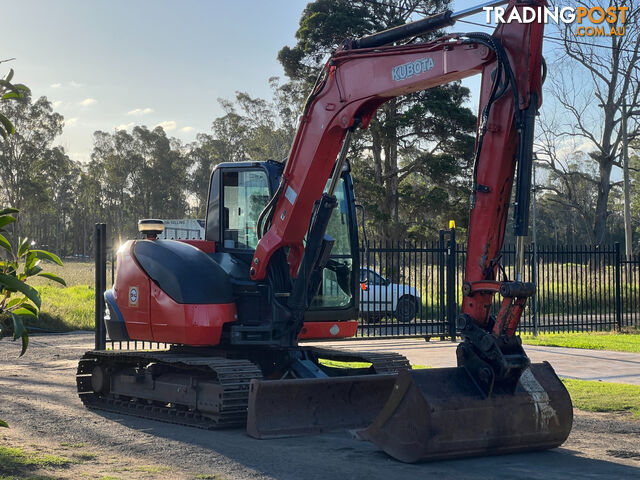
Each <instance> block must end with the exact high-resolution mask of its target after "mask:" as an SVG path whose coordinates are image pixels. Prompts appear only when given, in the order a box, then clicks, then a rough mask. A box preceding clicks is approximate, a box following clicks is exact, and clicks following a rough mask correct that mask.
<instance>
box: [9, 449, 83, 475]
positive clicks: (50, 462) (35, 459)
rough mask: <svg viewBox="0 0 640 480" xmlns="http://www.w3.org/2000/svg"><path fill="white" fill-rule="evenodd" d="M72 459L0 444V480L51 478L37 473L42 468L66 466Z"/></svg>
mask: <svg viewBox="0 0 640 480" xmlns="http://www.w3.org/2000/svg"><path fill="white" fill-rule="evenodd" d="M71 463H73V461H72V460H70V459H68V458H64V457H59V456H56V455H41V454H39V453H35V452H27V451H25V450H23V449H22V448H10V447H3V446H0V472H1V473H0V480H5V479H6V480H10V479H11V480H13V479H18V478H22V479H34V480H36V479H38V480H39V479H52V478H55V477H52V476H50V475H48V474H46V473H45V475H41V474H39V473H40V472H42V469H44V470H45V471H46V470H49V471H50V470H55V469H60V468H66V467H68V466H69V465H70V464H71Z"/></svg>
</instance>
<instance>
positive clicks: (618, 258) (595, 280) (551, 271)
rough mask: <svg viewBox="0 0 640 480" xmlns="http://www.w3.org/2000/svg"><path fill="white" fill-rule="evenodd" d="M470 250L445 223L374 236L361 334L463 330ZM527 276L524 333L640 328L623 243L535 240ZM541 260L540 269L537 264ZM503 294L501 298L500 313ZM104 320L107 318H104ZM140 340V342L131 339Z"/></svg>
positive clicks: (101, 286)
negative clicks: (430, 235) (386, 237)
mask: <svg viewBox="0 0 640 480" xmlns="http://www.w3.org/2000/svg"><path fill="white" fill-rule="evenodd" d="M465 262H466V249H465V247H464V246H463V245H460V244H458V243H457V242H456V238H455V230H446V231H445V230H443V231H442V232H441V233H440V239H439V241H438V242H433V243H427V242H413V243H409V242H384V243H381V242H369V243H367V245H363V246H362V248H361V258H360V265H361V267H360V272H359V273H357V274H359V275H360V288H359V296H360V317H359V319H358V321H359V328H358V331H357V334H356V335H357V336H358V337H364V338H368V337H398V336H416V337H429V336H439V337H442V338H445V337H446V338H452V339H454V338H455V337H456V327H455V324H456V318H457V316H458V314H459V313H460V307H461V305H462V284H463V278H464V269H465ZM514 262H515V248H514V247H513V246H505V248H503V250H502V256H501V264H502V266H503V267H504V274H506V275H507V276H508V277H512V276H513V275H512V274H513V265H514ZM110 263H111V269H110V271H109V272H108V268H107V264H108V262H107V246H106V226H104V225H103V224H99V225H96V283H95V285H96V291H97V292H103V291H104V290H105V289H106V287H107V285H108V284H109V283H107V275H108V273H109V274H110V275H109V276H110V278H109V280H111V282H110V283H112V282H113V277H114V272H115V265H114V262H113V259H112V258H111V259H110ZM525 265H526V267H527V273H528V278H527V280H528V281H533V282H534V283H536V286H537V289H536V295H535V297H533V298H531V299H530V300H529V302H528V303H527V306H526V308H525V310H524V313H523V316H522V320H521V322H520V327H519V330H520V332H523V333H538V332H540V333H545V332H555V333H559V332H583V331H605V330H618V331H620V330H623V329H625V328H640V257H638V256H636V257H633V258H632V259H625V258H624V257H623V255H622V252H621V249H620V244H618V243H616V244H614V245H610V246H604V247H601V248H598V247H590V246H585V245H582V246H580V245H577V246H564V247H559V248H555V247H549V246H538V247H537V248H534V247H533V245H530V246H529V247H528V248H527V249H526V251H525ZM534 265H537V269H535V268H533V267H534ZM499 301H500V298H498V296H497V295H496V298H495V299H494V302H495V305H494V311H495V312H497V309H498V304H499ZM104 310H105V305H104V299H103V298H102V295H100V296H97V298H96V325H97V328H96V348H98V349H104V348H105V346H106V332H105V329H104V323H103V322H102V321H101V319H102V318H103V315H104ZM98 319H100V321H98ZM131 343H132V344H133V342H131ZM136 343H140V344H141V345H137V344H136V345H129V344H128V342H127V344H126V345H115V344H113V343H112V344H111V347H112V348H119V347H120V348H154V347H156V348H157V347H160V346H161V345H155V344H151V343H149V342H144V343H146V344H147V345H144V344H143V342H136Z"/></svg>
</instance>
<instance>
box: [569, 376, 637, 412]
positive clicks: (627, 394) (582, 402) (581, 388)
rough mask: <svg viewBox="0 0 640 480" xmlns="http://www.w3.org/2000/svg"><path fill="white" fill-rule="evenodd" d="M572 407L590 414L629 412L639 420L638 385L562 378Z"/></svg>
mask: <svg viewBox="0 0 640 480" xmlns="http://www.w3.org/2000/svg"><path fill="white" fill-rule="evenodd" d="M562 383H564V385H565V387H567V390H569V394H570V395H571V400H572V401H573V406H574V407H575V408H578V409H580V410H587V411H590V412H631V413H633V417H634V418H637V419H640V385H628V384H626V383H609V382H594V381H588V380H572V379H569V378H563V379H562Z"/></svg>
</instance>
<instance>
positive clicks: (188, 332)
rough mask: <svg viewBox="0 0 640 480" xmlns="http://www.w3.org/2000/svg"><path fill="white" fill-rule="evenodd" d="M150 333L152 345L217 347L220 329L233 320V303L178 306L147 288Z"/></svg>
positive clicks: (234, 310)
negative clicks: (148, 290) (148, 291)
mask: <svg viewBox="0 0 640 480" xmlns="http://www.w3.org/2000/svg"><path fill="white" fill-rule="evenodd" d="M151 319H152V325H151V330H152V332H153V336H152V337H151V338H150V340H153V341H154V342H166V343H181V344H184V345H218V344H219V343H220V335H221V334H222V327H223V325H224V324H225V323H227V322H233V321H235V320H236V319H237V311H236V304H235V303H222V304H218V305H206V304H203V305H198V304H180V303H177V302H175V301H174V300H173V299H172V298H171V297H169V295H167V294H166V293H164V292H163V291H162V290H161V289H160V287H158V286H157V285H156V284H152V285H151Z"/></svg>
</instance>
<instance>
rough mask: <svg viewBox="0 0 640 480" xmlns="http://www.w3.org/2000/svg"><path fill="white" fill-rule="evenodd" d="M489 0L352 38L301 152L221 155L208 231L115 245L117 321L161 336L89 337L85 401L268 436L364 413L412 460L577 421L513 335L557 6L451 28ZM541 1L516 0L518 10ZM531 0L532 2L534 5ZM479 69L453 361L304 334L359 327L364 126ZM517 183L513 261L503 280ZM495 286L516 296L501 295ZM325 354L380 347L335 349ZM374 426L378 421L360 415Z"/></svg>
mask: <svg viewBox="0 0 640 480" xmlns="http://www.w3.org/2000/svg"><path fill="white" fill-rule="evenodd" d="M501 3H505V2H504V1H493V2H489V3H488V4H485V5H482V6H480V7H477V8H472V9H469V10H466V11H463V12H458V13H453V12H451V11H446V12H444V13H441V14H438V15H435V16H432V17H427V18H424V19H422V20H419V21H417V22H413V23H409V24H406V25H402V26H399V27H396V28H392V29H390V30H386V31H383V32H380V33H377V34H373V35H370V36H366V37H363V38H360V39H352V40H347V41H345V42H344V44H343V45H342V46H341V48H339V49H338V50H337V51H336V52H335V53H334V54H333V55H332V56H331V58H330V59H329V61H328V62H327V63H326V65H325V66H324V68H323V69H322V72H321V74H320V76H319V78H318V80H317V82H316V85H315V87H314V88H313V91H312V93H311V94H310V96H309V98H308V100H307V102H306V105H305V107H304V111H303V112H302V116H301V119H300V126H299V128H298V131H297V134H296V136H295V139H294V142H293V145H292V147H291V151H290V154H289V158H288V160H287V162H286V164H284V165H283V164H281V163H278V162H264V163H259V162H243V163H223V164H220V165H218V166H217V167H216V168H215V170H214V171H213V174H212V176H211V186H210V189H209V202H208V209H207V218H206V229H205V230H206V235H205V240H201V241H195V240H184V241H173V240H159V239H156V235H157V234H158V233H159V232H160V231H161V230H162V225H161V222H158V221H152V220H151V221H141V222H140V230H141V231H142V232H143V233H145V234H146V239H141V240H134V241H129V242H127V243H125V244H124V245H123V246H122V247H121V248H120V249H119V251H118V258H117V267H118V268H117V278H116V282H115V285H114V287H113V288H112V289H111V290H109V291H107V292H106V293H105V302H106V304H107V306H108V310H109V315H108V316H107V318H106V319H105V322H106V327H107V331H108V333H109V337H110V338H111V339H112V340H115V341H118V340H145V341H153V342H164V343H168V344H171V347H170V348H169V349H168V350H162V351H157V350H156V351H153V350H152V351H124V350H113V351H99V350H95V351H90V352H87V353H86V354H85V355H84V357H83V358H82V359H81V360H80V363H79V366H78V372H77V384H78V392H79V395H80V398H81V399H82V401H83V402H84V403H85V405H87V406H88V407H90V408H96V409H104V410H111V411H116V412H120V413H123V412H124V413H129V414H132V415H138V416H144V417H148V418H153V419H159V420H165V421H169V422H174V423H182V424H187V425H193V426H197V427H202V428H218V427H233V426H240V425H244V424H245V423H247V431H248V433H249V434H250V435H252V436H254V437H257V438H267V437H273V436H283V435H299V434H308V433H314V432H323V431H328V430H335V429H340V428H360V429H361V430H360V431H359V435H360V436H361V437H362V438H365V439H368V440H371V441H372V442H374V443H375V444H376V445H378V446H379V447H380V448H382V449H384V450H385V451H386V452H387V453H389V454H390V455H392V456H393V457H395V458H397V459H399V460H402V461H406V462H414V461H418V460H428V459H440V458H450V457H459V456H466V455H479V454H497V453H505V452H514V451H524V450H533V449H545V448H552V447H556V446H559V445H560V444H562V443H563V442H564V441H565V439H566V438H567V436H568V435H569V432H570V430H571V424H572V405H571V399H570V398H569V395H568V393H567V391H566V389H565V388H564V386H563V384H562V382H561V381H560V380H559V379H558V377H557V376H556V375H555V373H554V371H553V369H552V368H551V366H550V365H549V364H548V363H542V364H531V362H530V361H529V358H528V357H527V355H526V353H525V352H524V350H523V348H522V345H521V342H520V339H519V337H518V336H517V335H516V334H515V333H516V329H517V326H518V322H519V320H520V316H521V314H522V311H523V308H524V306H525V303H526V300H527V298H529V297H530V296H532V294H533V293H534V289H535V287H534V285H533V284H531V283H528V282H525V281H524V279H523V270H524V269H523V257H524V238H525V236H526V235H527V225H528V212H529V193H530V187H531V166H532V149H533V131H534V122H535V116H536V114H537V111H538V108H539V107H540V104H541V99H542V96H541V89H542V81H543V76H544V63H543V60H542V55H541V54H542V38H543V24H542V23H540V22H535V21H534V22H531V23H504V24H500V25H499V26H498V27H497V28H496V30H495V32H494V33H493V35H488V34H485V33H467V34H448V35H444V36H441V37H440V38H437V39H435V40H432V41H428V42H418V43H409V44H399V43H398V42H401V41H403V40H405V39H408V38H413V37H419V36H420V35H424V34H425V33H428V32H432V31H434V30H438V29H440V28H443V27H445V26H449V25H453V24H454V23H455V21H456V20H457V19H458V18H461V17H463V16H466V15H469V14H471V13H476V12H478V11H481V10H482V7H483V6H487V5H496V4H501ZM544 6H545V2H544V0H510V1H509V4H508V6H507V13H506V14H505V18H508V17H509V13H510V11H511V9H523V8H525V7H526V8H533V9H537V10H538V11H539V13H541V12H540V11H541V10H542V8H544ZM520 16H521V17H522V11H521V12H520ZM477 73H480V74H482V85H481V93H480V114H479V119H478V132H477V142H476V151H475V167H474V172H473V193H472V197H471V218H470V223H469V240H468V250H467V251H468V254H467V263H466V270H465V279H464V285H463V295H464V300H463V304H462V314H461V316H460V318H459V323H458V328H459V330H460V333H461V337H462V339H463V341H462V342H461V343H460V344H459V346H458V349H457V361H458V367H456V368H444V369H427V370H418V371H413V370H411V369H410V367H409V364H408V362H407V360H406V359H405V358H404V357H402V356H401V355H397V354H380V353H357V354H356V353H348V352H341V351H339V350H332V349H321V348H315V347H311V346H299V345H298V339H299V338H336V337H348V336H353V335H354V334H355V329H356V327H357V322H356V321H355V320H354V318H356V313H357V308H358V288H359V284H358V280H359V278H358V275H357V273H358V272H359V265H358V240H357V220H356V212H355V203H354V198H353V186H352V183H351V178H350V175H349V166H348V162H346V160H345V158H346V153H347V149H348V145H349V139H350V137H351V135H352V134H353V132H354V131H355V130H356V129H357V128H363V129H364V128H366V127H367V126H368V125H369V122H370V121H371V119H372V117H373V115H374V114H375V112H376V110H377V109H378V108H379V107H380V106H381V105H382V104H383V103H384V102H386V101H387V100H389V99H391V98H394V97H397V96H399V95H404V94H408V93H411V92H416V91H418V90H423V89H427V88H431V87H434V86H437V85H442V84H444V83H447V82H451V81H455V80H460V79H462V78H465V77H468V76H470V75H473V74H477ZM514 183H515V185H516V189H515V197H514V198H515V204H514V210H515V211H514V217H513V218H514V229H515V235H516V237H517V248H516V257H517V260H516V268H515V276H514V278H513V279H506V278H505V279H503V280H502V281H498V280H497V278H496V277H497V272H498V269H499V266H500V250H501V248H502V243H503V239H504V233H505V228H506V221H507V212H508V210H509V206H510V202H511V198H512V195H511V194H512V186H513V184H514ZM496 293H499V294H500V295H501V296H502V298H503V299H502V303H501V306H500V308H499V310H498V312H497V313H496V314H492V312H491V305H492V300H493V298H494V296H495V294H496ZM322 359H329V360H341V361H346V362H353V361H360V362H367V364H370V365H371V366H370V367H367V368H338V367H335V366H329V365H331V364H329V365H327V363H326V362H321V360H322ZM365 427H366V428H365Z"/></svg>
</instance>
